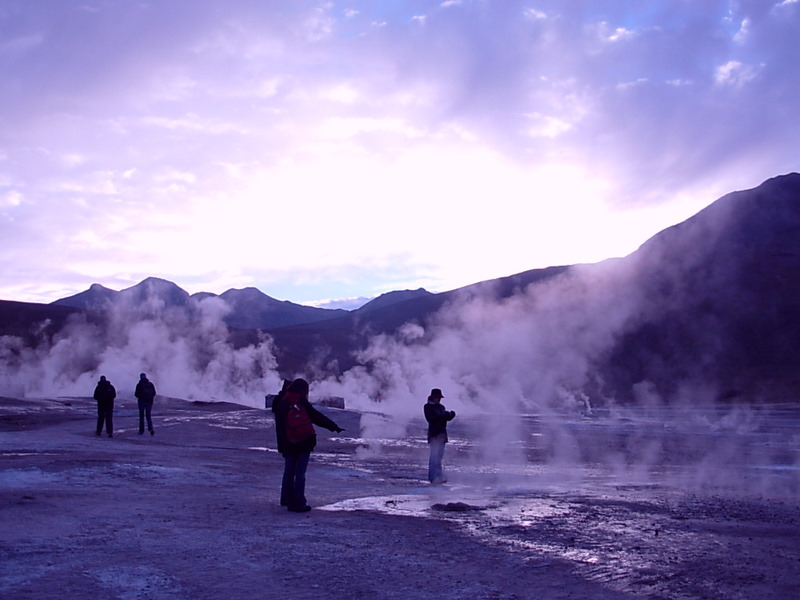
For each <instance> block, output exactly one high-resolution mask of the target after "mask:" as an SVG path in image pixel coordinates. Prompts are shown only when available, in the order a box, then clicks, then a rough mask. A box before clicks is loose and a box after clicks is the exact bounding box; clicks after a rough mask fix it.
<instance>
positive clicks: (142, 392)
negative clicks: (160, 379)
mask: <svg viewBox="0 0 800 600" xmlns="http://www.w3.org/2000/svg"><path fill="white" fill-rule="evenodd" d="M133 395H134V396H136V399H137V400H139V401H140V402H144V403H146V404H147V403H152V402H153V400H155V397H156V386H154V385H153V382H152V381H150V380H149V379H140V380H139V383H137V384H136V391H135V392H134V393H133Z"/></svg>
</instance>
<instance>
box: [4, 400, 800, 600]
mask: <svg viewBox="0 0 800 600" xmlns="http://www.w3.org/2000/svg"><path fill="white" fill-rule="evenodd" d="M312 400H313V398H312ZM322 410H323V411H324V412H326V413H327V414H329V415H330V416H332V417H333V418H334V419H335V420H336V421H337V422H338V423H339V424H340V425H342V426H343V427H345V429H346V431H345V432H344V433H343V434H342V436H341V437H335V436H333V435H332V434H329V433H328V432H326V431H322V432H320V435H319V438H320V443H319V446H318V448H317V452H316V453H315V454H314V455H313V457H312V463H311V466H310V468H309V474H308V494H307V495H308V498H309V502H310V503H311V504H312V505H313V506H314V510H313V511H312V512H310V513H307V514H292V513H288V512H287V511H286V510H285V509H282V508H281V507H279V506H278V502H277V499H278V488H279V481H280V474H281V470H282V460H281V457H280V456H279V455H278V454H276V453H275V452H274V450H273V448H274V434H273V431H272V418H271V414H270V413H269V412H268V411H264V410H258V409H250V408H246V407H241V406H235V405H227V404H198V403H190V402H183V401H179V400H169V399H162V398H159V399H158V401H157V404H156V407H155V409H154V420H155V426H156V435H155V436H154V437H151V436H149V435H145V436H139V435H137V431H136V430H137V424H136V418H137V417H136V410H135V404H134V403H133V402H130V401H128V402H126V401H122V402H120V401H118V402H117V406H116V411H115V426H116V432H115V437H114V438H113V439H108V438H106V437H102V438H97V437H95V435H94V419H95V409H94V402H93V401H91V400H89V399H84V398H74V399H63V398H62V399H48V400H24V401H22V400H12V399H7V398H4V399H0V457H1V459H0V516H1V517H2V523H3V528H2V536H0V546H1V548H0V552H2V562H0V597H2V598H3V599H6V600H17V599H28V598H30V599H36V600H46V599H49V598H58V599H59V600H63V599H65V598H120V599H124V600H139V599H141V600H144V599H171V600H175V599H187V600H188V599H197V600H201V599H203V600H205V599H209V600H211V599H214V600H217V599H220V598H222V599H226V600H238V599H273V598H275V599H277V598H281V599H290V600H291V599H298V600H302V599H306V598H315V599H316V598H335V599H357V598H363V599H372V598H376V599H406V598H409V599H411V598H413V599H437V600H448V599H484V598H485V599H490V598H491V599H512V598H537V599H539V598H541V599H557V598H558V599H568V598H569V599H576V600H578V599H580V600H588V599H593V598H597V599H600V598H602V599H626V598H652V599H656V598H663V599H667V598H668V599H683V598H686V599H701V598H707V599H720V600H722V599H725V600H731V599H742V600H744V599H747V600H753V599H775V600H778V599H780V600H786V599H794V598H800V553H798V540H800V506H799V505H798V496H797V494H796V490H793V488H791V486H790V487H789V488H788V489H787V490H784V493H782V494H778V495H777V496H775V495H771V496H764V495H758V494H752V493H751V494H741V495H740V494H731V493H725V494H721V493H715V492H706V493H700V492H693V493H689V492H686V491H681V490H680V489H678V487H676V486H671V485H667V484H659V483H652V482H651V483H647V484H625V483H621V482H620V481H616V480H614V479H613V478H610V477H607V476H606V475H604V474H603V473H597V474H596V475H595V476H594V477H593V478H592V477H589V478H583V479H581V481H579V482H577V483H575V485H574V486H573V487H572V488H570V486H563V485H562V486H551V485H549V484H547V482H548V481H551V480H552V477H553V474H552V473H551V472H549V471H548V468H547V467H546V465H544V464H543V465H541V466H540V468H539V471H538V474H537V472H536V471H534V472H533V475H531V474H528V475H526V477H527V478H528V480H530V478H531V477H533V479H534V480H536V478H537V477H539V478H540V479H541V482H542V484H541V485H540V486H534V488H531V487H530V486H528V487H527V488H525V489H523V488H522V487H520V488H519V489H515V488H514V487H513V486H509V485H499V484H497V480H496V478H494V476H493V475H492V474H491V473H489V474H486V473H481V472H480V469H476V468H475V467H474V466H473V467H470V466H468V463H467V462H465V461H462V455H466V453H468V451H469V449H468V448H467V446H466V445H465V446H463V447H460V446H459V437H458V435H459V434H458V431H456V432H455V438H456V439H455V443H454V444H451V447H450V448H448V455H447V456H446V463H447V464H449V465H450V466H451V467H452V469H451V477H450V483H448V484H446V485H445V486H441V487H431V486H429V485H428V484H427V482H425V481H424V477H425V460H426V454H425V452H426V449H425V445H424V443H422V441H421V438H419V439H416V440H412V442H411V443H408V444H402V443H400V444H398V445H396V446H393V445H391V444H390V443H388V442H386V443H385V447H384V448H383V449H382V450H381V451H380V452H374V451H372V452H370V451H366V450H365V449H364V448H363V447H361V446H363V444H364V440H361V439H358V438H359V431H360V428H359V421H360V419H361V416H360V415H359V414H357V413H354V412H349V411H342V410H334V409H325V408H323V409H322ZM348 436H349V437H348ZM381 445H382V443H381V442H375V441H374V440H373V449H374V448H375V447H376V446H381Z"/></svg>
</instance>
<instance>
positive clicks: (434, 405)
mask: <svg viewBox="0 0 800 600" xmlns="http://www.w3.org/2000/svg"><path fill="white" fill-rule="evenodd" d="M442 398H444V394H442V390H440V389H439V388H433V389H432V390H431V393H430V395H429V396H428V402H427V403H426V404H425V420H426V421H427V422H428V445H429V446H430V451H431V453H430V458H429V459H428V481H430V482H431V483H444V482H445V481H447V480H446V479H445V478H444V471H443V470H442V459H443V458H444V446H445V444H447V441H448V440H447V422H448V421H452V420H453V419H454V418H455V416H456V412H455V411H454V410H446V409H445V407H444V404H442Z"/></svg>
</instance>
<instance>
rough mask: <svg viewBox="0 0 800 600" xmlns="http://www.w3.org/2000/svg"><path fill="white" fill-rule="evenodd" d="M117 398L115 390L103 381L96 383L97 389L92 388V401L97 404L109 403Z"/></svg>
mask: <svg viewBox="0 0 800 600" xmlns="http://www.w3.org/2000/svg"><path fill="white" fill-rule="evenodd" d="M116 397H117V390H116V389H114V386H113V385H111V382H110V381H108V380H106V379H103V380H101V381H98V382H97V387H96V388H94V399H95V400H97V401H98V402H111V401H113V400H114V398H116Z"/></svg>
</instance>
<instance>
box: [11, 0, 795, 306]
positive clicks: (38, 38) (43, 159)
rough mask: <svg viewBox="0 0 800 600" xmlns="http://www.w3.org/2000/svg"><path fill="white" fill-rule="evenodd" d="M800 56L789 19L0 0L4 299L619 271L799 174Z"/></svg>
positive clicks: (756, 11)
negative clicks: (147, 282) (639, 253)
mask: <svg viewBox="0 0 800 600" xmlns="http://www.w3.org/2000/svg"><path fill="white" fill-rule="evenodd" d="M798 35H800V1H799V0H742V1H715V0H707V1H706V0H704V1H703V2H697V1H695V0H596V1H592V0H582V1H577V0H530V1H516V0H446V1H444V2H424V1H399V0H385V1H381V2H376V1H374V0H371V1H367V0H351V1H346V2H340V1H338V0H335V1H331V2H306V1H303V0H294V1H291V2H288V1H282V2H281V1H271V0H227V1H226V2H224V3H223V2H219V1H217V0H213V1H211V0H159V1H155V0H153V1H149V2H148V1H145V0H142V1H135V0H130V1H122V0H35V1H31V0H4V1H3V2H2V3H1V4H0V299H4V300H17V301H27V302H52V301H54V300H56V299H58V298H63V297H66V296H69V295H72V294H75V293H78V292H80V291H83V290H85V289H88V287H89V286H90V285H91V284H92V283H101V284H102V285H104V286H106V287H109V288H111V289H117V290H119V289H124V288H126V287H130V286H132V285H135V284H136V283H138V282H140V281H141V280H143V279H145V278H147V277H150V276H153V277H160V278H164V279H168V280H170V281H173V282H175V283H177V284H178V285H179V286H181V287H182V288H183V289H185V290H186V291H188V292H190V293H196V292H200V291H206V292H213V293H217V294H221V293H222V292H224V291H226V290H228V289H231V288H244V287H257V288H258V289H260V290H261V291H262V292H264V293H266V294H268V295H270V296H272V297H274V298H278V299H281V300H290V301H292V302H297V303H301V304H315V305H323V306H337V305H340V306H347V302H346V301H347V300H348V299H359V298H360V299H363V298H370V297H374V296H377V295H379V294H381V293H384V292H388V291H392V290H401V289H416V288H419V287H424V288H426V289H428V290H430V291H433V292H438V291H445V290H450V289H455V288H457V287H461V286H463V285H468V284H471V283H475V282H478V281H483V280H486V279H492V278H496V277H502V276H506V275H511V274H514V273H518V272H522V271H525V270H528V269H534V268H541V267H546V266H551V265H563V264H576V263H591V262H597V261H601V260H603V259H605V258H609V257H613V256H624V255H627V254H629V253H631V252H633V251H634V250H635V249H636V248H637V247H638V246H639V245H640V244H641V243H643V242H644V241H645V240H646V239H648V238H649V237H651V236H652V235H654V234H655V233H657V232H658V231H661V230H663V229H665V228H666V227H669V226H671V225H673V224H675V223H678V222H680V221H683V220H685V219H686V218H688V217H690V216H692V215H693V214H695V213H696V212H698V211H699V210H701V209H702V208H703V207H705V206H707V205H708V204H710V203H711V202H713V201H714V200H716V199H717V198H719V197H720V196H722V195H724V194H726V193H728V192H731V191H734V190H738V189H748V188H752V187H755V186H757V185H759V184H760V183H761V182H762V181H764V180H765V179H768V178H770V177H773V176H776V175H780V174H784V173H787V172H791V171H797V170H800V166H799V165H800V119H798V118H797V116H798V113H797V107H796V106H797V98H798V97H800V69H797V65H798V64H800V44H798V43H797V39H798ZM330 301H338V302H339V303H338V304H336V303H334V304H327V303H328V302H330ZM359 301H363V300H359Z"/></svg>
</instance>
